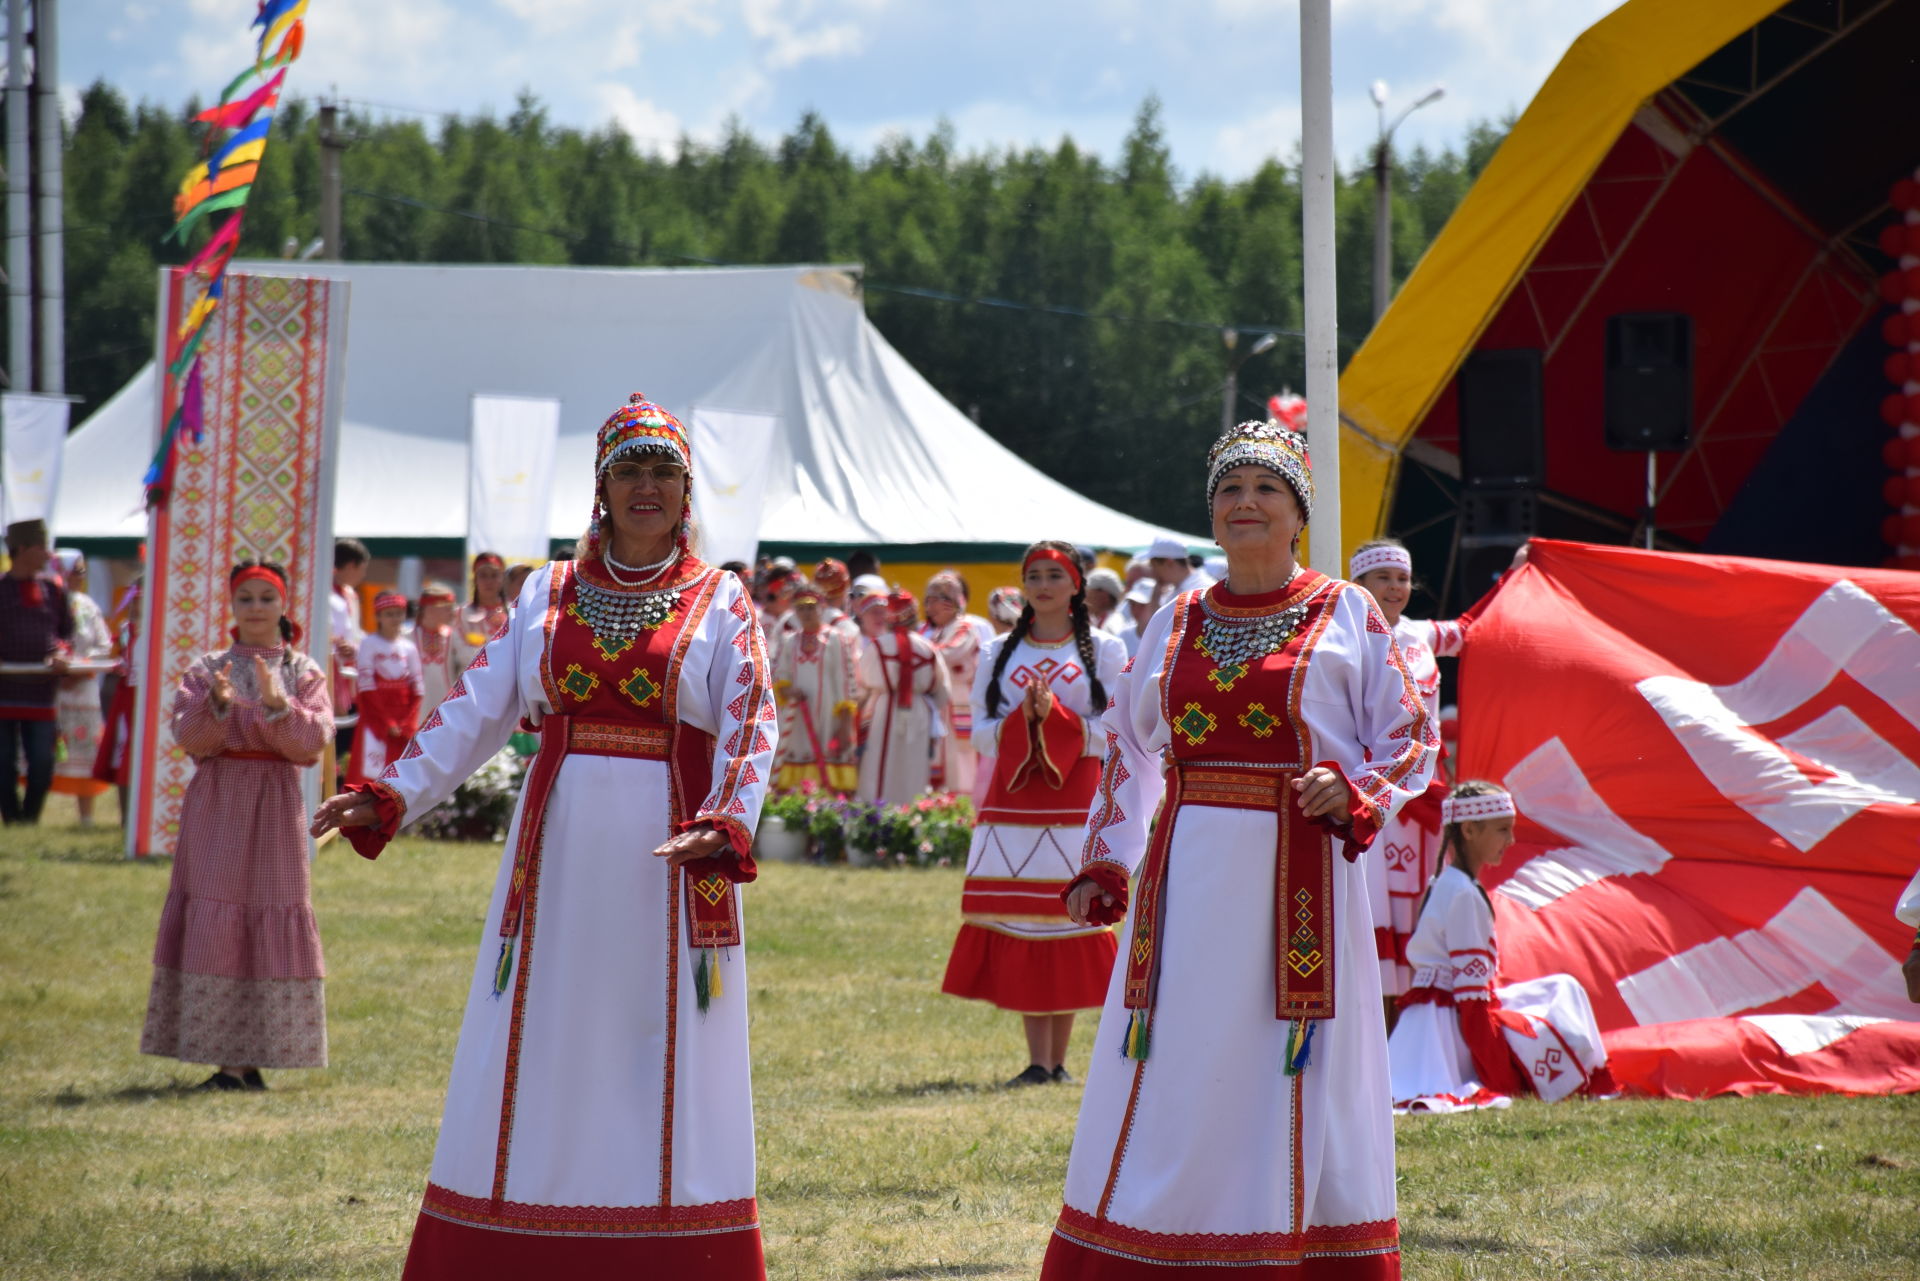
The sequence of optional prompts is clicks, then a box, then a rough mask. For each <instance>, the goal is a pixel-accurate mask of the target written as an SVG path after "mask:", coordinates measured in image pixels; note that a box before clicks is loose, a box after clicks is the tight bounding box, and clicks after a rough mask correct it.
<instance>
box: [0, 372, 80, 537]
mask: <svg viewBox="0 0 1920 1281" xmlns="http://www.w3.org/2000/svg"><path fill="white" fill-rule="evenodd" d="M72 409H73V405H72V403H71V402H70V401H68V400H67V398H66V397H65V396H35V395H32V394H30V393H27V392H11V391H10V392H7V393H6V394H5V395H0V420H4V426H5V432H6V459H5V477H4V486H3V487H0V524H7V525H11V524H12V523H13V522H15V521H19V520H44V521H46V522H47V524H48V526H49V527H51V526H52V525H53V496H54V494H55V493H57V492H58V491H59V488H60V459H61V457H62V456H63V455H64V454H65V452H66V445H67V419H68V415H69V413H70V412H71V411H72ZM53 533H54V534H56V535H57V534H58V533H59V530H57V529H55V530H53Z"/></svg>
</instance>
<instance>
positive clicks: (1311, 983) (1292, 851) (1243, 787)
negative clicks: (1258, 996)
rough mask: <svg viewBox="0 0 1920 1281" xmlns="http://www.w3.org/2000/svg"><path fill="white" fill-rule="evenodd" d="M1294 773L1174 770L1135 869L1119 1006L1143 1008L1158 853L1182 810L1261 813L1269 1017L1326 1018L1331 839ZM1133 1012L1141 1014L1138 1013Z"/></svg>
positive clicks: (1156, 926)
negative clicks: (1266, 863)
mask: <svg viewBox="0 0 1920 1281" xmlns="http://www.w3.org/2000/svg"><path fill="white" fill-rule="evenodd" d="M1302 772H1303V771H1302V770H1301V768H1300V767H1298V766H1289V767H1287V768H1284V769H1255V768H1250V767H1245V766H1233V765H1204V764H1194V765H1186V764H1176V765H1174V766H1172V767H1171V768H1170V769H1168V771H1167V799H1166V803H1165V805H1164V806H1163V807H1162V808H1161V811H1160V819H1159V823H1158V825H1157V826H1156V827H1155V829H1154V834H1153V842H1152V844H1151V845H1149V846H1148V848H1147V856H1146V859H1145V860H1144V862H1143V863H1142V865H1141V870H1140V880H1139V888H1138V890H1137V892H1136V898H1135V902H1134V907H1133V921H1134V925H1133V946H1132V948H1131V949H1129V951H1128V953H1127V957H1126V961H1127V978H1126V989H1125V991H1126V1007H1127V1008H1128V1009H1132V1010H1140V1011H1143V1012H1146V1014H1145V1016H1150V1013H1151V1011H1152V1008H1153V1001H1154V990H1155V987H1156V986H1157V984H1158V980H1159V973H1160V952H1161V943H1162V942H1163V939H1164V936H1165V933H1166V910H1165V905H1166V892H1167V885H1166V881H1167V856H1168V850H1169V849H1170V847H1171V846H1172V844H1173V829H1174V827H1175V826H1176V825H1177V824H1176V822H1175V820H1176V818H1177V816H1178V814H1179V812H1180V810H1181V808H1182V807H1184V806H1188V805H1206V806H1213V807H1216V808H1220V809H1240V810H1263V811H1268V812H1271V813H1272V814H1274V815H1275V817H1276V819H1277V820H1278V836H1277V839H1276V841H1275V844H1274V861H1275V868H1274V926H1275V929H1274V937H1275V939H1276V940H1277V945H1276V947H1275V949H1274V951H1275V956H1274V996H1275V1003H1274V1017H1275V1018H1279V1019H1330V1018H1332V1017H1333V955H1334V952H1333V944H1334V939H1333V884H1334V877H1333V857H1334V855H1333V842H1332V841H1331V840H1330V839H1329V834H1328V829H1327V827H1326V826H1325V825H1324V824H1322V823H1320V822H1317V821H1315V820H1312V819H1307V818H1304V817H1302V816H1301V814H1300V810H1299V807H1298V806H1297V805H1296V804H1295V803H1294V791H1293V786H1292V784H1293V780H1294V779H1296V778H1298V777H1300V775H1301V773H1302ZM1145 1016H1143V1017H1145Z"/></svg>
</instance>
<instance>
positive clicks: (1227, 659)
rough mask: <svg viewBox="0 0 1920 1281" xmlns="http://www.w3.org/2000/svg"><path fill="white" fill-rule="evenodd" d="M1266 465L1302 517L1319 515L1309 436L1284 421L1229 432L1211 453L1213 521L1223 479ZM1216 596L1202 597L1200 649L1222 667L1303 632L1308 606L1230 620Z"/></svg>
mask: <svg viewBox="0 0 1920 1281" xmlns="http://www.w3.org/2000/svg"><path fill="white" fill-rule="evenodd" d="M1248 465H1254V466H1259V467H1265V468H1267V469H1268V470H1269V471H1272V472H1273V473H1274V474H1276V475H1278V476H1279V477H1281V478H1282V479H1283V480H1285V481H1286V482H1287V485H1288V487H1289V488H1291V489H1292V490H1293V496H1294V497H1295V498H1297V499H1298V500H1299V502H1300V514H1301V516H1302V518H1303V519H1304V518H1310V517H1311V516H1312V515H1313V463H1312V461H1311V459H1310V458H1309V457H1308V455H1307V442H1306V438H1305V437H1303V436H1301V435H1300V434H1299V433H1298V432H1294V431H1289V430H1287V429H1286V428H1285V427H1282V426H1281V425H1280V424H1279V423H1276V422H1272V421H1268V422H1244V423H1241V424H1239V425H1238V426H1236V427H1234V428H1233V429H1232V430H1231V431H1228V432H1226V433H1224V434H1223V435H1222V436H1221V437H1220V439H1218V440H1216V441H1215V442H1214V443H1213V448H1212V449H1209V450H1208V451H1207V518H1208V520H1209V521H1211V520H1212V518H1213V496H1214V494H1215V493H1217V492H1218V491H1219V489H1220V478H1221V477H1222V476H1225V475H1226V474H1227V473H1228V472H1230V471H1232V470H1233V469H1234V468H1236V467H1245V466H1248ZM1210 595H1211V594H1210V593H1203V594H1202V595H1201V597H1200V611H1201V625H1200V635H1199V636H1198V637H1197V638H1196V639H1195V641H1194V645H1195V647H1196V648H1198V649H1199V650H1200V651H1201V652H1202V653H1204V654H1205V655H1207V657H1209V658H1211V659H1212V660H1213V661H1214V663H1215V665H1216V666H1218V667H1222V668H1233V667H1238V666H1241V665H1243V664H1246V663H1250V662H1252V661H1254V660H1256V659H1259V658H1262V657H1264V656H1266V655H1268V654H1272V653H1275V652H1277V651H1278V650H1280V649H1282V648H1284V647H1285V646H1286V644H1287V642H1288V641H1290V640H1292V639H1293V636H1294V633H1295V632H1297V631H1299V630H1300V623H1301V621H1302V620H1303V619H1304V618H1305V617H1306V613H1307V604H1306V602H1305V601H1302V602H1301V603H1300V604H1298V605H1295V606H1293V607H1292V608H1290V609H1285V610H1281V611H1280V612H1278V613H1273V614H1265V613H1262V614H1256V615H1254V616H1253V617H1250V618H1249V617H1235V616H1229V615H1228V614H1226V613H1224V612H1223V611H1221V610H1219V609H1218V608H1216V606H1215V605H1214V603H1213V601H1212V600H1211V599H1210Z"/></svg>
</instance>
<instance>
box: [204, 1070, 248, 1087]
mask: <svg viewBox="0 0 1920 1281" xmlns="http://www.w3.org/2000/svg"><path fill="white" fill-rule="evenodd" d="M193 1088H194V1089H195V1090H196V1091H204V1090H244V1089H246V1088H247V1083H246V1082H245V1081H243V1080H241V1079H240V1078H239V1077H237V1076H235V1075H233V1073H231V1072H215V1073H214V1074H213V1075H212V1076H210V1077H208V1078H207V1079H206V1080H204V1081H202V1082H200V1084H198V1085H196V1086H194V1087H193Z"/></svg>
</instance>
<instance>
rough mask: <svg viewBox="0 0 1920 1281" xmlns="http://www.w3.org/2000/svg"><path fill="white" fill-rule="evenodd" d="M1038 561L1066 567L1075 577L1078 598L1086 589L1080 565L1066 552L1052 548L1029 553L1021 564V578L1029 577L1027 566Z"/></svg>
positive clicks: (1074, 587) (1075, 591)
mask: <svg viewBox="0 0 1920 1281" xmlns="http://www.w3.org/2000/svg"><path fill="white" fill-rule="evenodd" d="M1036 560H1050V561H1052V562H1054V564H1056V565H1061V566H1064V567H1065V568H1066V571H1067V573H1068V574H1070V575H1072V576H1073V591H1074V594H1075V595H1076V596H1077V595H1079V594H1080V592H1081V591H1082V590H1084V589H1085V587H1086V579H1085V578H1083V577H1082V576H1081V574H1080V563H1079V562H1078V561H1076V560H1074V558H1073V557H1071V556H1069V555H1067V554H1066V553H1065V552H1063V551H1057V550H1055V549H1054V548H1052V547H1041V548H1037V549H1035V550H1033V551H1030V552H1028V553H1027V558H1026V559H1025V560H1023V561H1021V562H1020V577H1022V578H1025V577H1026V576H1027V566H1029V565H1031V564H1033V562H1035V561H1036Z"/></svg>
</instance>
